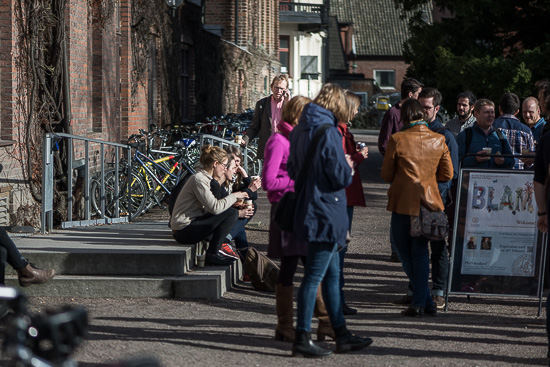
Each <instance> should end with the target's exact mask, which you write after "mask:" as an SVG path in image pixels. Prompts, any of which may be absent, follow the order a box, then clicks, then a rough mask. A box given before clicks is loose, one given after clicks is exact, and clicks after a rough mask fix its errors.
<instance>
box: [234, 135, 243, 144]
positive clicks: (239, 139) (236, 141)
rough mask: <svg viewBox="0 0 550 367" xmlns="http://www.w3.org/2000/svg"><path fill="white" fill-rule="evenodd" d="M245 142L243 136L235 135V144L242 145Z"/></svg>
mask: <svg viewBox="0 0 550 367" xmlns="http://www.w3.org/2000/svg"><path fill="white" fill-rule="evenodd" d="M242 142H243V136H242V135H235V143H237V144H241V143H242Z"/></svg>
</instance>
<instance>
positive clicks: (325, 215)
mask: <svg viewBox="0 0 550 367" xmlns="http://www.w3.org/2000/svg"><path fill="white" fill-rule="evenodd" d="M324 124H331V125H332V126H331V127H330V128H328V129H327V130H326V131H325V133H324V136H323V137H321V140H320V141H319V145H318V146H317V149H316V151H315V154H314V155H313V159H312V161H311V162H304V160H305V157H306V155H307V151H308V148H309V145H310V143H311V141H312V140H313V137H314V136H315V133H316V131H317V129H318V128H319V127H321V126H322V125H324ZM337 124H338V121H336V118H335V117H334V115H333V114H332V113H331V112H330V111H328V110H327V109H325V108H323V107H320V106H318V105H316V104H314V103H309V104H308V105H306V106H305V107H304V110H303V112H302V116H301V117H300V123H299V124H298V125H297V126H296V127H295V128H294V129H293V130H292V132H291V133H290V156H289V158H288V162H287V170H288V174H289V176H290V177H291V178H292V179H293V180H296V179H297V178H298V175H299V172H300V169H301V168H302V165H304V164H306V165H307V175H306V180H305V182H304V185H303V187H302V190H301V191H300V193H299V194H298V203H297V204H298V205H297V209H296V213H295V217H294V234H295V235H296V237H297V238H298V239H299V240H302V241H308V242H327V243H336V244H339V245H344V244H345V241H346V233H347V230H348V215H347V209H346V205H347V204H346V191H345V188H346V187H347V186H349V185H350V184H351V181H352V175H351V167H350V166H349V164H348V162H347V161H346V158H345V154H344V148H343V145H342V135H340V132H339V131H338V128H337Z"/></svg>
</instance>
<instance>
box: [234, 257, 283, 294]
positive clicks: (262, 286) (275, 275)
mask: <svg viewBox="0 0 550 367" xmlns="http://www.w3.org/2000/svg"><path fill="white" fill-rule="evenodd" d="M243 267H244V270H245V272H246V273H247V274H248V275H250V281H251V282H252V286H253V287H254V289H256V290H257V291H262V292H275V285H276V284H277V280H278V279H279V267H278V266H277V264H275V263H274V262H273V261H271V260H270V259H269V258H268V257H267V256H265V255H264V254H262V253H260V252H259V251H258V250H256V249H255V248H254V247H249V248H248V251H247V253H246V257H245V258H244V262H243Z"/></svg>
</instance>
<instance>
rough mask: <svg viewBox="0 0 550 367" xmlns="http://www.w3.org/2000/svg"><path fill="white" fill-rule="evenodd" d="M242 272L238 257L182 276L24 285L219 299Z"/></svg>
mask: <svg viewBox="0 0 550 367" xmlns="http://www.w3.org/2000/svg"><path fill="white" fill-rule="evenodd" d="M241 275H242V267H241V265H240V262H238V261H237V262H235V263H234V265H232V266H207V267H204V268H198V267H195V268H193V269H191V270H190V271H189V272H187V273H186V274H184V275H180V276H94V275H56V276H55V277H54V279H52V280H51V281H49V282H48V283H45V284H40V285H33V286H30V287H26V288H24V289H25V293H26V294H27V295H28V296H35V297H84V298H141V297H145V298H180V299H189V298H211V299H219V298H221V297H223V295H224V293H225V292H226V291H227V290H228V289H231V287H232V286H233V285H234V284H237V282H238V281H239V278H240V276H241ZM6 285H8V286H13V287H15V286H19V284H18V281H17V276H16V275H8V276H6Z"/></svg>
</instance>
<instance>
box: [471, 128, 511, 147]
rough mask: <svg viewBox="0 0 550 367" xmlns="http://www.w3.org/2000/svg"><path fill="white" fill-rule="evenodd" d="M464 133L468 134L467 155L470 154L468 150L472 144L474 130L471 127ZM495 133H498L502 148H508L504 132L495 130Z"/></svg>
mask: <svg viewBox="0 0 550 367" xmlns="http://www.w3.org/2000/svg"><path fill="white" fill-rule="evenodd" d="M464 131H465V133H466V141H465V144H466V153H468V149H470V144H471V143H472V138H473V136H474V130H473V128H472V127H471V126H470V127H468V128H466V129H464ZM495 131H496V132H497V136H498V139H499V140H500V146H501V147H502V148H504V147H505V146H506V144H507V143H508V140H507V139H506V137H505V136H504V134H503V133H502V131H500V130H499V129H495Z"/></svg>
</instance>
